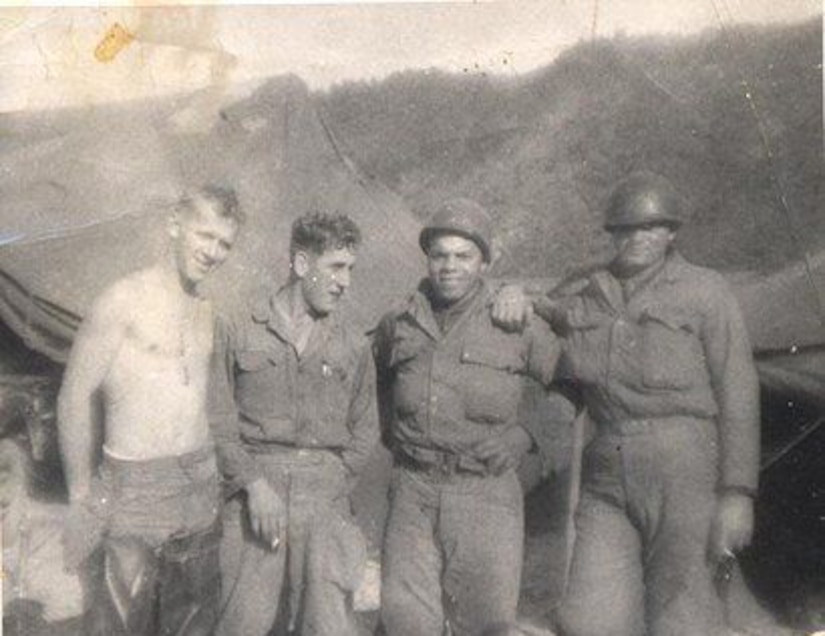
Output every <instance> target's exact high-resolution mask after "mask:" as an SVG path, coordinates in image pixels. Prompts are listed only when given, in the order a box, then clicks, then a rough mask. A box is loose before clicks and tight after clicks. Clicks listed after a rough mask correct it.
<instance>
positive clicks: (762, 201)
mask: <svg viewBox="0 0 825 636" xmlns="http://www.w3.org/2000/svg"><path fill="white" fill-rule="evenodd" d="M821 59H822V48H821V25H820V23H819V21H813V22H809V23H805V24H800V25H793V26H786V27H781V28H776V27H774V28H770V29H768V28H756V27H740V28H738V29H734V30H728V31H724V32H712V33H710V32H709V33H705V34H701V35H699V36H694V37H692V38H685V39H680V40H664V39H657V38H644V39H629V38H623V37H617V38H614V39H610V40H597V41H594V42H586V43H585V42H583V43H580V44H579V45H578V46H576V47H574V48H572V49H570V50H569V51H568V52H567V53H566V54H564V55H563V56H561V57H560V58H558V59H557V60H556V61H555V62H554V63H553V64H552V65H550V66H548V67H546V68H544V69H542V70H540V71H537V72H535V73H533V74H531V75H529V76H526V77H522V78H519V79H500V78H491V77H487V76H484V75H462V76H458V75H450V74H446V73H443V72H439V71H428V72H406V73H401V74H396V75H394V76H391V77H390V78H388V79H386V80H384V81H382V82H372V83H360V84H359V83H356V84H353V83H350V84H345V85H341V86H339V87H337V88H335V89H333V90H331V91H330V92H328V93H325V94H319V95H317V96H316V99H317V100H318V102H319V104H320V105H321V110H322V112H323V113H324V117H325V119H326V120H327V122H328V124H329V126H330V127H331V128H332V129H334V130H335V131H336V134H337V136H338V140H339V143H340V145H341V146H342V147H343V148H344V149H345V151H346V152H347V154H348V155H349V156H350V157H351V158H352V159H353V160H354V161H355V162H356V163H357V164H358V165H359V166H360V167H361V169H362V170H363V171H364V172H366V173H367V174H370V175H373V176H375V177H376V178H378V179H380V180H381V181H383V182H384V183H385V184H386V185H388V186H389V187H390V188H392V189H394V190H395V191H397V192H398V193H399V194H401V195H402V196H403V197H404V198H405V199H406V202H407V204H408V205H409V206H410V207H411V208H412V209H413V211H415V212H416V213H417V214H419V215H420V216H421V217H425V216H426V215H428V214H429V213H430V212H431V211H432V210H433V208H434V207H435V206H436V205H437V203H438V201H440V200H441V199H443V198H444V197H448V196H454V195H467V196H473V197H475V198H477V199H478V200H480V201H481V202H482V203H484V204H485V205H487V206H489V207H490V209H491V210H493V212H494V214H495V215H496V217H497V223H498V227H499V230H500V233H501V235H502V238H503V243H504V248H505V253H506V256H507V258H505V259H504V261H503V264H502V265H503V266H502V267H501V268H500V273H502V274H520V275H527V276H560V275H564V274H567V273H569V272H570V271H572V270H575V269H578V268H579V267H581V266H582V265H583V264H585V263H590V262H592V261H593V260H601V259H603V258H604V251H603V250H604V247H605V245H606V241H605V236H604V234H603V233H602V232H601V231H600V229H599V225H600V213H601V208H602V205H603V202H604V199H605V197H606V195H607V193H608V191H609V188H610V187H611V184H613V183H615V181H616V180H617V179H618V178H621V176H623V175H624V174H626V173H627V172H629V171H631V170H632V169H634V168H643V167H644V168H650V169H655V170H658V171H660V172H662V173H664V174H666V175H668V176H670V177H671V178H672V179H673V180H674V181H675V182H676V183H677V185H678V187H679V188H680V190H682V191H683V193H684V194H685V195H686V196H687V197H688V199H689V202H690V208H691V210H692V211H693V213H694V220H695V222H694V223H693V224H692V225H691V226H689V227H688V228H686V229H685V231H684V232H683V236H682V242H683V248H684V251H685V252H686V253H687V254H688V255H689V256H690V257H691V258H693V259H694V260H696V261H697V262H700V263H705V264H708V265H712V266H716V267H720V268H722V269H726V270H743V269H748V270H759V271H762V272H768V271H772V270H775V269H777V268H779V267H780V266H782V265H785V264H787V263H788V262H789V261H790V260H792V259H794V258H797V257H798V256H799V255H800V254H801V253H802V251H803V250H814V249H816V248H818V247H821V246H822V245H823V244H825V215H823V214H822V213H821V209H820V196H821V195H820V182H821V176H822V173H821V169H822V165H821V150H822V124H821V121H822V120H821V114H822V101H821V99H822V93H821V72H822V69H821Z"/></svg>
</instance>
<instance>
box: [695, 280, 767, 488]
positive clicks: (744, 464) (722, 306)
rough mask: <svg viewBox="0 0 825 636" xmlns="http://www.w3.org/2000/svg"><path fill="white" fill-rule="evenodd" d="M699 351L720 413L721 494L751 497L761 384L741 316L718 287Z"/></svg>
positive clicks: (756, 477) (755, 482)
mask: <svg viewBox="0 0 825 636" xmlns="http://www.w3.org/2000/svg"><path fill="white" fill-rule="evenodd" d="M703 327H704V329H703V333H702V339H703V343H702V344H703V347H704V353H705V359H706V360H707V364H708V370H709V373H710V380H711V386H712V388H713V393H714V396H715V398H716V403H717V407H718V409H719V415H718V422H719V442H720V451H721V453H720V482H719V488H720V489H721V490H722V491H726V490H727V491H736V492H741V493H744V494H748V495H751V496H754V495H755V494H756V489H757V485H758V480H759V435H760V430H759V381H758V378H757V375H756V367H755V365H754V361H753V353H752V350H751V346H750V342H749V340H748V335H747V331H746V329H745V323H744V320H743V318H742V313H741V311H740V309H739V305H738V303H737V302H736V299H735V298H734V297H733V293H732V292H731V291H730V289H729V288H728V286H727V285H726V284H724V283H723V284H722V285H721V286H720V287H719V289H718V292H717V294H716V297H715V298H714V300H713V302H712V303H710V306H709V307H708V312H707V315H706V317H705V321H704V325H703Z"/></svg>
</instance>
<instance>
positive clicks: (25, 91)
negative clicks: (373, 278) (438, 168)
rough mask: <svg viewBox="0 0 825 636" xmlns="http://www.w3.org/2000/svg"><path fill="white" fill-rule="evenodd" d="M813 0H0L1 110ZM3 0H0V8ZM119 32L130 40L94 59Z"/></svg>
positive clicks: (780, 14) (426, 57)
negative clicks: (106, 0)
mask: <svg viewBox="0 0 825 636" xmlns="http://www.w3.org/2000/svg"><path fill="white" fill-rule="evenodd" d="M820 1H821V0H785V1H782V2H779V1H778V0H680V1H679V2H664V1H662V0H540V1H534V0H515V1H514V0H510V1H502V0H480V1H477V2H464V1H458V2H450V3H437V2H424V3H422V2H419V3H415V4H401V3H383V4H361V5H358V6H354V5H352V4H338V5H334V6H331V5H325V6H318V5H317V4H316V5H304V6H261V5H246V6H231V7H230V6H223V5H218V4H213V5H208V6H203V5H201V6H197V7H196V6H186V5H173V6H167V7H160V8H158V7H154V8H138V7H137V6H136V5H135V3H134V0H133V2H131V3H128V6H116V5H112V6H107V7H99V8H82V7H57V8H55V7H38V6H36V5H34V4H32V3H28V4H27V5H26V6H18V7H13V6H8V5H0V112H11V111H19V110H40V109H49V108H60V107H76V106H83V105H95V104H98V103H105V102H111V101H123V100H129V99H138V98H145V97H151V96H154V95H167V94H170V93H175V92H182V91H190V90H194V89H198V88H203V87H206V86H216V87H218V88H219V89H221V90H224V91H226V92H228V93H235V92H244V91H248V90H251V88H252V87H254V85H256V84H257V83H259V82H260V81H261V80H262V78H265V77H270V76H273V75H281V74H284V73H293V74H296V75H298V76H299V77H301V78H302V79H303V80H304V81H305V82H307V84H308V85H309V86H310V87H311V88H316V89H323V88H327V87H330V86H332V85H334V84H336V83H340V82H343V81H347V80H370V79H380V78H383V77H386V76H387V75H389V74H390V73H393V72H395V71H400V70H404V69H427V68H438V69H443V70H447V71H453V72H485V73H491V74H503V75H514V74H520V73H525V72H528V71H531V70H533V69H535V68H537V67H540V66H543V65H545V64H548V63H550V62H552V61H553V59H554V58H555V57H556V56H557V55H558V54H559V53H561V52H562V51H564V50H565V49H566V48H568V47H570V46H572V45H574V44H576V43H577V42H578V41H580V40H582V39H589V38H591V37H593V36H594V34H595V35H596V36H599V37H610V36H613V35H615V34H617V33H624V34H626V35H631V36H632V35H642V34H656V33H665V34H673V35H689V34H691V33H696V32H698V31H702V30H705V29H718V28H720V24H724V25H726V26H729V25H731V24H737V23H777V22H797V21H801V20H805V19H809V18H812V17H814V16H817V15H821V10H822V8H821V4H820ZM0 2H3V0H0ZM114 24H119V25H120V26H121V27H122V29H123V30H122V31H121V34H128V38H129V41H128V43H126V44H125V46H123V47H122V48H121V49H119V50H118V51H116V53H115V54H113V55H112V56H111V57H110V59H106V60H104V61H101V60H100V59H98V58H96V56H95V51H96V50H99V49H97V47H98V45H99V44H100V42H101V40H103V38H104V36H105V35H106V33H107V31H108V30H109V29H111V27H112V26H113V25H114Z"/></svg>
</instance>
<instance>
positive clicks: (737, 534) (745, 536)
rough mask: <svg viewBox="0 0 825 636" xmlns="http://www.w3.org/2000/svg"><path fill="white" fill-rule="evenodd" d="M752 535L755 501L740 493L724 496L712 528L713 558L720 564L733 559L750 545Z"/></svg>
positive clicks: (711, 551)
mask: <svg viewBox="0 0 825 636" xmlns="http://www.w3.org/2000/svg"><path fill="white" fill-rule="evenodd" d="M752 535H753V499H751V498H750V497H748V496H747V495H742V494H738V493H728V494H724V495H722V497H721V498H720V499H719V503H718V504H717V506H716V515H715V517H714V519H713V524H712V526H711V534H710V554H711V558H712V559H714V560H715V561H716V562H720V561H722V560H724V559H726V558H731V557H733V555H735V554H736V553H737V552H739V551H740V550H742V549H743V548H745V547H747V546H748V544H750V542H751V536H752Z"/></svg>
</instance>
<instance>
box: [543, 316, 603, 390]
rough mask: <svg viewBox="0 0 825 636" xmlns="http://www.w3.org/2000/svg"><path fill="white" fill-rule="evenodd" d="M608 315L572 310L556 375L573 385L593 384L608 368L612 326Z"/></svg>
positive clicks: (565, 319) (565, 325) (565, 322)
mask: <svg viewBox="0 0 825 636" xmlns="http://www.w3.org/2000/svg"><path fill="white" fill-rule="evenodd" d="M611 321H612V318H611V317H610V316H608V315H605V314H596V313H595V312H585V311H583V310H582V309H580V308H572V309H569V310H567V311H566V312H565V314H564V315H563V317H562V330H563V332H562V333H563V335H564V340H563V343H562V356H561V358H560V359H559V366H558V369H557V371H556V374H557V376H558V377H559V378H562V379H565V380H570V381H573V382H585V383H593V382H596V381H598V378H599V377H600V376H601V374H602V373H603V372H604V370H605V368H606V366H607V352H608V347H609V334H610V324H611Z"/></svg>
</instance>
